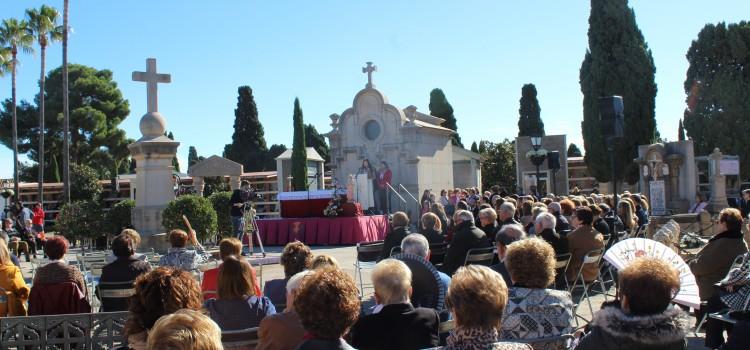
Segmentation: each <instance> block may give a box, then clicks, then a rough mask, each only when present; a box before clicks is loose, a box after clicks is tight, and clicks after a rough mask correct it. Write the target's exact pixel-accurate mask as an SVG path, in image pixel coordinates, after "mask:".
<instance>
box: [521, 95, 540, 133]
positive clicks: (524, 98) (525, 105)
mask: <svg viewBox="0 0 750 350" xmlns="http://www.w3.org/2000/svg"><path fill="white" fill-rule="evenodd" d="M518 103H519V104H520V105H521V107H520V108H518V114H519V118H518V136H544V122H543V121H542V118H541V116H540V114H541V111H542V109H541V108H540V107H539V101H538V100H537V98H536V86H534V84H526V85H524V86H523V87H522V88H521V99H520V100H519V101H518Z"/></svg>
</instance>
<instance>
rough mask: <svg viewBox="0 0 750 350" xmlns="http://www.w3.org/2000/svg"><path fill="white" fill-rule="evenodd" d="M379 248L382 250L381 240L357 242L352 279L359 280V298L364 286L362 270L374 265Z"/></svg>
mask: <svg viewBox="0 0 750 350" xmlns="http://www.w3.org/2000/svg"><path fill="white" fill-rule="evenodd" d="M381 250H383V241H373V242H360V243H357V261H355V262H354V279H358V280H359V297H360V299H361V298H362V297H363V296H364V288H365V285H364V282H363V281H362V279H363V278H362V270H363V269H372V268H374V267H375V264H376V263H377V261H378V257H379V256H380V251H381Z"/></svg>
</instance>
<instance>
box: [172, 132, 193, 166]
mask: <svg viewBox="0 0 750 350" xmlns="http://www.w3.org/2000/svg"><path fill="white" fill-rule="evenodd" d="M167 137H168V138H169V139H170V140H173V141H174V134H172V132H171V131H170V132H169V134H168V135H167ZM172 167H173V168H174V171H176V172H178V173H179V172H180V161H179V160H177V156H176V155H175V156H174V158H172ZM188 168H190V165H188Z"/></svg>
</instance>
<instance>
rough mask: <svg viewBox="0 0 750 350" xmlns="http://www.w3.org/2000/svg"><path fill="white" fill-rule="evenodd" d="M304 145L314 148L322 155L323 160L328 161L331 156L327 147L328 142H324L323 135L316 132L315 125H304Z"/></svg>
mask: <svg viewBox="0 0 750 350" xmlns="http://www.w3.org/2000/svg"><path fill="white" fill-rule="evenodd" d="M305 145H307V147H312V148H314V149H315V151H316V152H318V154H320V156H321V157H323V160H325V161H326V163H328V162H329V161H330V158H331V155H330V153H331V151H330V149H329V148H328V144H327V143H326V139H325V137H323V135H321V134H320V133H318V130H317V129H315V126H313V125H312V124H306V125H305Z"/></svg>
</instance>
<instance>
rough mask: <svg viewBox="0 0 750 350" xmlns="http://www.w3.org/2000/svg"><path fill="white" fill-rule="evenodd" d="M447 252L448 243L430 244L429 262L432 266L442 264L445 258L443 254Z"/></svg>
mask: <svg viewBox="0 0 750 350" xmlns="http://www.w3.org/2000/svg"><path fill="white" fill-rule="evenodd" d="M447 253H448V243H432V244H430V262H431V263H432V265H433V266H436V267H437V266H440V265H443V260H445V254H447Z"/></svg>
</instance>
